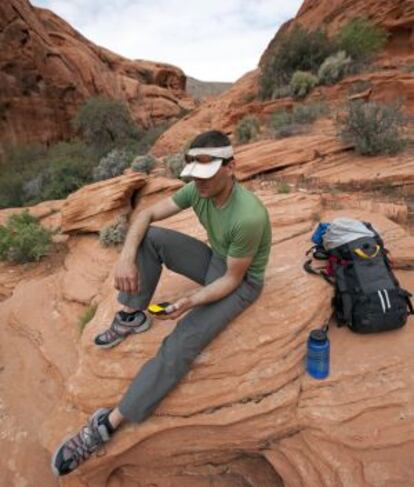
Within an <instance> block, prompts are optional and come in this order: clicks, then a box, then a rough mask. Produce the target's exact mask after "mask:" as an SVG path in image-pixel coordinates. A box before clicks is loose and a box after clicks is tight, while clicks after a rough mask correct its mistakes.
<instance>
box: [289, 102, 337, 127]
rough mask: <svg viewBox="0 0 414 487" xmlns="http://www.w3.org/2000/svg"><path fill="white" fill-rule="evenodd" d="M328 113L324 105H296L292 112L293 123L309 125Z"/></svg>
mask: <svg viewBox="0 0 414 487" xmlns="http://www.w3.org/2000/svg"><path fill="white" fill-rule="evenodd" d="M327 113H328V106H327V105H326V104H325V103H311V104H309V105H296V106H295V107H294V108H293V111H292V118H293V122H294V123H300V124H310V123H313V122H315V121H316V120H317V119H318V118H320V117H322V116H324V115H326V114H327Z"/></svg>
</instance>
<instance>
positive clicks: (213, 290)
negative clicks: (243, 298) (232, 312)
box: [190, 275, 240, 306]
mask: <svg viewBox="0 0 414 487" xmlns="http://www.w3.org/2000/svg"><path fill="white" fill-rule="evenodd" d="M239 284H240V281H239V280H238V279H235V278H234V277H232V276H228V275H224V276H222V277H219V278H218V279H217V280H215V281H213V282H212V283H211V284H208V285H207V286H205V287H202V288H200V289H199V290H197V291H196V292H195V293H194V294H193V295H192V296H190V300H191V303H192V306H199V305H201V304H207V303H212V302H214V301H218V300H219V299H222V298H224V297H225V296H227V295H228V294H230V293H231V292H233V291H234V290H235V289H236V288H237V286H238V285H239Z"/></svg>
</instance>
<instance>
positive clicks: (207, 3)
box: [31, 0, 303, 82]
mask: <svg viewBox="0 0 414 487" xmlns="http://www.w3.org/2000/svg"><path fill="white" fill-rule="evenodd" d="M31 3H32V4H33V5H35V6H38V7H44V8H48V9H50V10H52V11H53V12H54V13H56V14H57V15H59V16H60V17H62V18H63V19H65V20H66V21H67V22H69V24H71V25H72V27H74V28H75V29H76V30H78V31H79V32H80V33H81V34H83V35H84V36H85V37H87V38H88V39H89V40H91V41H92V42H94V43H95V44H98V45H100V46H103V47H106V48H107V49H110V50H111V51H113V52H115V53H117V54H120V55H122V56H125V57H127V58H130V59H146V60H149V61H156V62H164V63H169V64H173V65H175V66H177V67H179V68H181V69H182V70H183V71H184V72H185V74H186V75H188V76H192V77H194V78H197V79H200V80H202V81H230V82H233V81H236V80H237V79H239V78H240V77H241V76H242V75H243V74H245V73H246V72H247V71H250V70H252V69H254V68H256V67H257V64H258V62H259V59H260V56H261V54H262V53H263V51H264V50H265V49H266V47H267V45H268V44H269V42H270V41H271V40H272V38H273V37H274V35H275V33H276V32H277V30H278V29H279V27H280V26H281V25H282V24H283V23H284V22H285V21H286V20H289V19H290V18H292V17H294V16H295V15H296V13H297V11H298V9H299V7H300V6H301V5H302V3H303V0H290V1H287V0H193V1H191V0H31Z"/></svg>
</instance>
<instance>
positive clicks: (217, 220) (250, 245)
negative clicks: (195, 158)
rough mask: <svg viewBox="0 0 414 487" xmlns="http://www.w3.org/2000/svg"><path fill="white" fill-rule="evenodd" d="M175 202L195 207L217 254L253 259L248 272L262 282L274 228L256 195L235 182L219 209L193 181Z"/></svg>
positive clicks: (179, 191) (177, 192)
mask: <svg viewBox="0 0 414 487" xmlns="http://www.w3.org/2000/svg"><path fill="white" fill-rule="evenodd" d="M172 199H173V201H174V203H175V204H176V205H177V206H179V207H180V208H181V209H183V210H184V209H185V208H189V207H190V206H191V207H192V208H193V210H194V212H195V213H196V215H197V216H198V219H199V220H200V223H201V224H202V225H203V227H204V228H205V229H206V231H207V236H208V240H209V242H210V245H211V248H212V249H213V251H214V252H215V253H216V254H218V255H219V256H221V257H223V258H226V257H227V256H230V257H247V256H253V260H252V263H251V264H250V267H249V269H248V270H247V273H248V274H249V276H251V277H253V278H254V279H255V280H258V281H263V277H264V271H265V268H266V264H267V261H268V260H269V253H270V247H271V244H272V229H271V225H270V220H269V214H268V212H267V209H266V207H265V206H264V205H263V203H262V202H261V201H260V200H259V198H257V196H256V195H254V194H253V193H251V192H250V191H248V190H247V189H246V188H244V187H243V186H242V185H241V184H239V183H238V182H235V183H234V186H233V190H232V193H231V195H230V197H229V199H228V200H227V201H226V203H225V205H224V206H222V207H220V208H217V207H216V205H215V204H214V201H213V199H212V198H202V197H201V196H200V195H199V192H198V191H197V187H196V185H195V183H194V181H192V182H191V183H188V184H186V185H185V186H183V187H182V188H180V189H179V190H178V191H176V192H175V193H174V194H173V196H172Z"/></svg>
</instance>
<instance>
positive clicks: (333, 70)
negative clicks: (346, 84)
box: [318, 51, 351, 85]
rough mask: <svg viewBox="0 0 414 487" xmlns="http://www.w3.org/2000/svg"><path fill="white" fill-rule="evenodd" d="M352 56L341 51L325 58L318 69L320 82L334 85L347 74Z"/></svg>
mask: <svg viewBox="0 0 414 487" xmlns="http://www.w3.org/2000/svg"><path fill="white" fill-rule="evenodd" d="M350 62H351V58H350V57H347V55H346V52H345V51H339V52H337V53H336V54H333V55H332V56H329V57H327V58H326V59H325V61H324V62H323V63H322V65H321V66H320V68H319V71H318V78H319V83H321V84H324V85H333V84H335V83H336V82H338V81H339V80H340V79H342V78H343V77H344V76H345V75H346V74H347V69H348V67H349V64H350Z"/></svg>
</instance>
